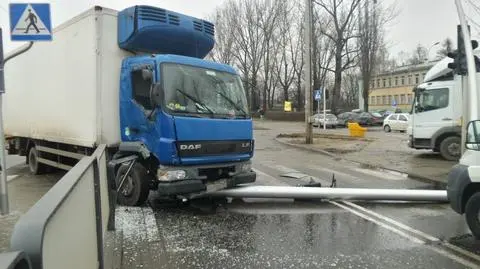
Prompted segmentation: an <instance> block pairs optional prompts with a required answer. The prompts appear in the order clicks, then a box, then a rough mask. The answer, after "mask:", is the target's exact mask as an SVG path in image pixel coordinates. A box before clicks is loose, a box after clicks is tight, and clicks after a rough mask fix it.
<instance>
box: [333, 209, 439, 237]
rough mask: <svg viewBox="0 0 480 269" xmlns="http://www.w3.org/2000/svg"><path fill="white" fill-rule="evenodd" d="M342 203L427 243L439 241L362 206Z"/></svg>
mask: <svg viewBox="0 0 480 269" xmlns="http://www.w3.org/2000/svg"><path fill="white" fill-rule="evenodd" d="M342 202H343V203H344V204H346V205H349V206H351V207H354V208H356V209H358V210H360V211H363V212H365V213H367V214H370V215H372V216H375V217H377V218H379V219H381V220H383V221H385V222H388V223H390V224H393V225H395V226H397V227H399V228H402V229H404V230H407V231H409V232H411V233H414V234H416V235H418V236H421V237H423V238H424V239H426V240H428V241H433V242H437V241H440V239H438V238H435V237H433V236H431V235H429V234H426V233H424V232H422V231H419V230H416V229H413V228H412V227H410V226H407V225H405V224H403V223H400V222H398V221H395V220H393V219H391V218H389V217H387V216H384V215H381V214H378V213H376V212H374V211H372V210H369V209H366V208H365V207H363V206H359V205H357V204H354V203H352V202H348V201H342Z"/></svg>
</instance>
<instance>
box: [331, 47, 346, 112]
mask: <svg viewBox="0 0 480 269" xmlns="http://www.w3.org/2000/svg"><path fill="white" fill-rule="evenodd" d="M342 47H343V46H342V45H341V44H340V45H339V44H337V49H336V51H335V82H334V84H333V91H332V94H331V95H330V96H329V97H330V98H331V106H330V109H331V110H332V112H333V113H335V112H336V110H337V103H338V102H337V101H338V96H340V89H341V88H342Z"/></svg>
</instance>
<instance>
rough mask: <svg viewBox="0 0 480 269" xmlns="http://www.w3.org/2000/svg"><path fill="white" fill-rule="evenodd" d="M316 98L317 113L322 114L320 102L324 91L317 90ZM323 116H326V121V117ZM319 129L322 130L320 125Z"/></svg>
mask: <svg viewBox="0 0 480 269" xmlns="http://www.w3.org/2000/svg"><path fill="white" fill-rule="evenodd" d="M314 98H315V101H317V113H320V100H321V99H322V89H318V90H315V96H314ZM323 116H324V118H323V120H324V121H325V115H323ZM323 125H325V124H323ZM318 128H319V129H320V124H319V125H318Z"/></svg>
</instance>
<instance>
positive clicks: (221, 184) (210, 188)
mask: <svg viewBox="0 0 480 269" xmlns="http://www.w3.org/2000/svg"><path fill="white" fill-rule="evenodd" d="M225 188H227V180H226V179H219V180H216V181H213V182H208V183H207V192H215V191H219V190H223V189H225Z"/></svg>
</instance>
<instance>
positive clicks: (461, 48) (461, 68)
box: [447, 25, 480, 76]
mask: <svg viewBox="0 0 480 269" xmlns="http://www.w3.org/2000/svg"><path fill="white" fill-rule="evenodd" d="M468 32H470V26H468ZM470 42H471V43H472V49H473V50H474V49H476V48H477V47H478V42H477V41H476V40H471V41H470ZM447 56H448V57H449V58H452V59H453V63H449V64H448V68H450V69H452V70H454V73H455V74H457V75H462V76H465V75H466V74H467V73H468V72H467V54H466V52H465V39H464V38H463V34H462V28H461V26H460V25H458V26H457V50H455V51H453V52H449V53H448V54H447ZM474 60H475V65H476V70H477V72H478V70H479V68H480V61H479V59H478V58H477V57H476V56H474ZM477 62H478V63H479V64H477Z"/></svg>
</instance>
